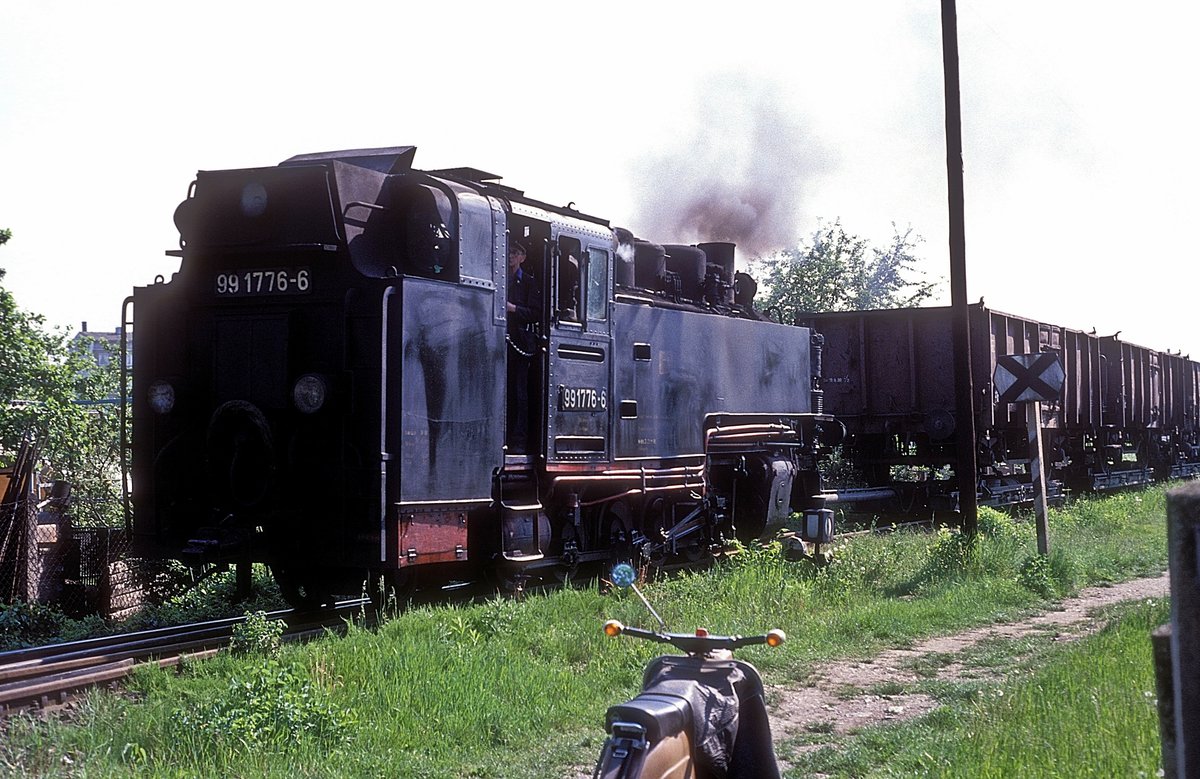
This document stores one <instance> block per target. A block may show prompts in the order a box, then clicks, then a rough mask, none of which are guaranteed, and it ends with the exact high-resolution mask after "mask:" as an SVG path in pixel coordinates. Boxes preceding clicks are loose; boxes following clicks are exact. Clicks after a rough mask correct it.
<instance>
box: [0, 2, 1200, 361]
mask: <svg viewBox="0 0 1200 779" xmlns="http://www.w3.org/2000/svg"><path fill="white" fill-rule="evenodd" d="M190 5H191V7H190V9H188V10H179V8H182V7H183V5H182V4H177V3H165V2H153V3H151V2H120V0H113V2H107V3H91V2H63V1H61V0H57V1H56V0H37V2H35V1H34V0H25V2H20V1H19V0H9V1H8V2H5V3H3V4H2V5H0V40H2V41H3V43H2V44H0V227H8V228H11V229H12V230H13V234H14V237H13V239H12V240H11V241H10V242H9V243H8V244H7V245H6V246H4V247H3V248H0V267H3V268H5V269H7V271H8V275H7V276H6V277H5V279H4V281H3V282H0V283H2V284H4V285H5V286H7V287H8V288H9V289H10V290H12V291H13V292H14V294H16V296H17V300H18V302H19V304H20V305H21V306H22V307H23V308H25V309H26V310H30V311H36V312H39V313H42V314H44V315H45V316H46V317H47V319H48V320H49V321H50V322H51V323H54V324H60V325H64V326H68V327H71V328H78V327H79V323H80V322H81V321H84V320H86V321H87V322H88V323H89V327H90V328H91V329H93V330H101V329H113V328H115V327H116V325H117V324H118V316H119V313H120V307H121V302H122V300H123V299H124V298H125V297H126V296H127V295H128V294H130V290H131V288H132V287H133V286H134V285H141V284H146V283H149V282H150V281H152V280H153V278H154V276H155V275H156V274H163V275H165V276H169V275H170V273H171V272H172V271H173V270H175V269H176V268H177V261H175V260H173V259H171V258H168V257H165V256H164V254H163V252H164V251H165V250H166V249H171V248H175V247H176V245H177V238H178V236H177V233H176V231H175V228H174V224H173V222H172V218H171V217H172V213H173V212H174V209H175V206H176V205H177V204H178V203H179V201H180V200H182V199H183V198H184V196H185V195H186V192H187V188H188V185H189V183H190V182H191V181H192V179H193V177H194V175H195V172H196V170H198V169H219V168H233V167H249V166H261V165H273V164H275V163H277V162H279V161H281V160H283V159H285V158H287V157H290V156H292V155H294V154H298V153H303V152H314V151H326V150H332V149H346V148H357V147H371V146H393V145H406V144H413V145H416V146H417V147H418V152H417V159H416V164H417V167H420V168H437V167H454V166H472V167H478V168H482V169H484V170H488V171H492V172H494V173H498V174H501V175H503V176H504V179H505V182H506V183H508V184H510V185H512V186H515V187H518V188H520V189H524V190H525V191H526V192H527V193H528V194H530V195H531V196H533V197H536V198H539V199H541V200H545V201H549V202H554V203H566V202H568V201H574V202H575V203H576V204H577V206H578V207H579V208H580V209H581V210H583V211H585V212H588V213H592V214H596V215H599V216H603V217H607V218H609V219H610V220H611V221H612V222H613V223H614V224H617V225H622V226H626V227H629V228H631V229H633V230H634V231H635V232H637V233H638V234H639V235H642V236H643V237H646V238H650V239H652V240H657V241H660V242H670V241H672V240H692V239H694V238H695V236H686V235H664V234H661V233H658V232H654V228H655V226H656V225H660V224H661V223H662V220H661V214H656V210H657V209H656V206H657V207H661V206H662V205H663V204H671V203H674V202H679V201H681V200H683V199H684V198H685V196H686V195H687V194H688V193H689V192H691V193H693V194H694V192H695V191H696V189H698V188H701V187H702V186H707V187H708V188H709V190H708V191H714V192H719V193H721V194H722V195H725V193H726V191H727V189H728V192H729V193H730V194H729V197H733V196H734V195H735V194H736V190H737V188H738V187H739V186H742V185H751V184H756V185H762V184H763V183H764V182H765V183H767V184H768V185H769V186H770V188H771V190H772V191H773V192H777V193H778V194H779V197H780V199H779V200H777V201H776V202H773V203H771V204H761V203H760V204H759V206H760V207H761V209H762V211H761V213H766V214H769V217H770V218H769V222H770V227H771V230H772V235H773V236H774V238H775V239H777V241H780V242H782V241H784V240H785V239H786V237H787V236H791V237H793V238H798V237H800V236H802V235H805V234H807V233H810V232H811V231H812V229H814V228H815V227H816V225H817V224H818V220H819V219H824V220H826V221H832V220H833V219H837V218H840V219H841V220H842V224H843V225H844V226H845V227H846V229H847V230H848V231H850V232H852V233H857V234H859V235H862V236H864V237H867V238H869V239H870V240H871V241H872V242H873V243H876V244H878V245H882V244H883V243H885V242H886V241H887V239H888V238H890V236H891V229H892V228H891V225H892V223H893V222H895V223H896V224H897V225H899V226H900V227H901V228H904V227H907V226H910V225H911V226H912V227H913V228H914V230H915V232H917V233H919V234H921V235H923V236H924V237H925V243H924V244H923V245H922V246H921V253H922V255H923V256H924V258H925V263H924V265H923V269H924V270H925V271H926V272H927V273H928V274H929V275H930V276H933V277H940V278H944V279H947V283H946V284H945V285H944V288H945V289H946V290H947V292H946V294H945V296H944V297H943V298H942V299H941V300H940V301H938V302H942V303H948V301H949V293H948V275H949V270H948V266H949V260H948V249H947V246H948V236H947V227H946V224H947V218H946V210H947V206H946V188H945V180H946V169H945V139H944V130H943V127H944V124H943V123H944V104H943V94H942V52H941V28H940V4H939V2H937V0H922V2H916V1H915V0H862V2H836V3H835V2H829V0H823V1H822V2H817V1H816V0H798V1H796V2H792V3H787V4H785V3H779V2H770V3H768V2H760V0H742V1H741V2H738V3H727V2H726V3H710V2H688V3H684V2H670V3H668V2H652V1H651V0H642V1H641V2H625V1H624V0H614V1H613V2H608V3H606V4H604V5H599V4H596V5H595V6H594V7H595V9H596V10H594V11H593V10H589V11H583V10H581V9H583V8H584V7H585V6H584V5H582V4H572V3H567V2H538V3H522V2H510V3H494V2H491V3H477V2H471V1H464V2H458V3H453V4H451V3H421V4H416V3H405V2H399V1H398V2H392V3H376V2H373V1H371V0H360V1H359V2H354V3H338V4H334V3H309V2H288V3H283V2H279V3H274V2H246V1H243V2H237V3H234V2H226V1H225V0H210V1H209V2H205V3H194V4H190ZM785 8H786V9H787V11H786V12H783V10H782V9H785ZM958 17H959V46H960V56H961V70H962V106H963V122H964V150H965V154H964V156H965V177H966V228H967V236H966V238H967V277H968V289H969V295H970V297H971V299H972V300H976V299H978V298H979V297H981V296H983V297H985V298H986V300H987V302H988V305H990V306H992V307H994V308H997V309H1000V310H1003V311H1006V312H1009V313H1012V314H1017V315H1021V316H1027V317H1031V318H1040V319H1043V320H1045V321H1050V322H1054V323H1056V324H1061V325H1065V326H1068V327H1075V328H1078V329H1083V330H1090V329H1091V328H1093V327H1095V328H1097V329H1098V330H1099V332H1100V333H1101V334H1109V333H1112V332H1115V331H1117V330H1121V331H1123V332H1122V338H1124V339H1125V340H1128V341H1132V342H1134V343H1139V344H1142V345H1145V346H1151V347H1153V348H1157V349H1182V350H1183V351H1184V352H1188V353H1191V354H1192V355H1193V356H1194V357H1195V358H1197V359H1200V328H1197V327H1196V326H1195V325H1194V322H1195V316H1194V314H1195V310H1196V308H1197V294H1196V279H1197V271H1196V270H1195V257H1196V245H1197V238H1198V236H1197V230H1196V224H1195V221H1194V220H1193V219H1192V218H1191V217H1192V216H1193V215H1194V214H1196V213H1197V212H1198V211H1200V208H1198V207H1200V191H1198V187H1197V181H1198V178H1200V176H1198V175H1197V174H1198V173H1200V152H1198V151H1197V143H1196V138H1197V137H1200V127H1198V121H1200V120H1198V119H1197V113H1200V112H1198V110H1197V109H1198V108H1200V105H1197V103H1198V100H1197V88H1196V86H1195V82H1196V77H1197V75H1200V68H1198V67H1197V65H1198V64H1200V54H1197V48H1198V47H1197V46H1196V45H1195V34H1196V30H1197V29H1200V26H1198V24H1197V22H1200V6H1197V5H1196V4H1195V3H1194V2H1183V1H1182V0H1180V1H1178V2H1149V3H1142V4H1139V5H1137V6H1136V7H1135V6H1134V5H1133V4H1123V5H1121V6H1118V5H1117V4H1115V3H1105V2H1100V3H1083V2H1079V0H1076V1H1075V2H1054V1H1053V0H1043V2H1034V1H1032V0H1015V1H1013V0H1010V1H1009V2H1004V3H997V2H987V1H986V0H959V3H958ZM697 168H699V169H701V171H702V173H703V175H701V174H700V173H698V172H697V170H696V169H697ZM664 171H669V172H670V174H671V178H670V179H667V178H664V177H663V173H664ZM717 185H719V186H717ZM760 221H768V220H765V219H764V220H760Z"/></svg>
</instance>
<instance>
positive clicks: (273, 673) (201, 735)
mask: <svg viewBox="0 0 1200 779" xmlns="http://www.w3.org/2000/svg"><path fill="white" fill-rule="evenodd" d="M173 720H174V721H175V722H177V723H178V725H179V727H180V729H181V733H180V735H181V737H183V738H185V739H188V740H193V741H194V740H196V739H199V740H200V741H201V743H203V742H209V741H211V742H215V743H217V744H220V745H222V746H223V747H226V748H237V747H238V746H242V747H245V748H247V749H255V750H261V751H267V752H274V753H282V752H287V751H289V750H291V749H293V748H294V747H296V746H297V745H298V743H299V742H301V741H316V742H318V743H320V744H322V745H325V746H337V745H339V744H345V743H347V742H348V741H349V740H350V737H351V735H352V732H353V728H354V726H355V724H356V722H355V719H354V717H353V716H352V715H351V714H350V713H349V712H345V711H338V710H336V709H334V708H333V707H332V706H331V705H330V704H329V703H328V702H327V701H326V700H325V699H324V696H323V695H322V694H321V692H320V691H319V690H317V689H315V688H314V687H313V685H312V683H311V682H310V681H309V680H308V679H307V678H306V677H305V676H304V675H303V674H301V673H300V672H298V671H297V670H296V669H295V668H292V667H289V666H284V665H281V664H280V663H279V662H278V661H276V660H268V661H266V663H265V664H264V665H262V666H261V667H260V668H259V669H258V672H257V673H254V674H253V675H252V677H251V678H250V679H248V680H246V679H241V678H237V677H234V678H233V679H231V680H230V682H229V688H228V690H227V692H226V695H225V697H223V698H222V699H221V700H218V701H217V702H216V703H213V704H210V705H208V706H200V707H195V706H185V707H181V708H179V709H176V711H175V716H174V717H173Z"/></svg>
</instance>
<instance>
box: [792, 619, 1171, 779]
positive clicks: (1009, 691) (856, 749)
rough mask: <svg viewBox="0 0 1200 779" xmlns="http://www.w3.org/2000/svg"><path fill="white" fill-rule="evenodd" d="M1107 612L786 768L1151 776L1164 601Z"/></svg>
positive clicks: (1156, 749) (1050, 777) (1000, 776)
mask: <svg viewBox="0 0 1200 779" xmlns="http://www.w3.org/2000/svg"><path fill="white" fill-rule="evenodd" d="M1109 619H1110V620H1112V621H1111V622H1110V623H1109V625H1108V626H1107V627H1106V628H1105V629H1103V630H1102V631H1100V632H1099V633H1097V634H1095V635H1093V636H1090V637H1087V638H1084V639H1081V640H1080V641H1078V642H1071V643H1059V644H1048V645H1047V647H1046V648H1045V650H1044V651H1042V652H1039V653H1038V654H1037V659H1038V661H1037V665H1036V668H1024V669H1017V670H1016V671H1015V672H1014V673H1013V674H1012V675H1011V676H1010V677H1008V678H1007V679H1006V681H1005V682H1004V683H1003V684H998V683H995V682H991V683H986V684H978V685H974V686H973V689H971V690H970V692H969V694H965V695H962V696H961V698H960V699H958V700H954V699H953V696H951V695H950V694H948V691H943V694H942V696H941V697H942V699H943V701H944V702H946V705H945V707H944V708H942V709H939V710H937V711H936V712H934V713H933V714H931V715H929V716H927V717H925V718H923V719H921V720H919V721H917V722H914V723H909V724H905V725H898V726H890V727H881V728H876V729H873V730H870V731H868V732H866V733H864V734H863V735H862V736H860V737H858V738H856V739H853V740H852V741H851V742H850V743H849V744H847V745H845V746H844V747H843V748H842V749H837V750H834V749H827V750H824V751H823V752H821V753H817V754H815V755H812V756H811V757H809V758H808V759H806V760H802V761H800V762H799V763H798V765H797V766H796V767H795V770H794V772H793V773H791V774H789V775H793V776H808V775H810V774H809V772H817V771H819V772H821V773H823V774H826V775H829V776H833V777H841V776H850V777H914V778H916V777H928V778H929V779H934V778H938V779H941V778H943V777H945V778H946V779H949V778H950V777H963V776H970V777H981V778H982V779H1008V778H1009V777H1018V776H1019V777H1022V778H1023V779H1024V778H1025V777H1029V779H1041V778H1043V777H1044V778H1045V779H1056V778H1061V777H1114V776H1130V777H1137V776H1146V777H1152V776H1155V775H1156V772H1157V770H1158V767H1159V762H1160V753H1161V745H1160V744H1159V740H1158V719H1157V718H1158V713H1157V710H1156V708H1155V704H1156V700H1155V697H1154V695H1155V693H1154V690H1155V681H1154V667H1153V661H1152V658H1151V648H1150V638H1149V636H1150V631H1152V630H1153V629H1154V628H1155V627H1157V626H1158V625H1160V624H1162V623H1164V622H1166V621H1168V620H1169V619H1170V605H1169V601H1167V600H1166V599H1155V600H1151V601H1147V602H1143V603H1135V604H1125V605H1121V606H1118V607H1115V608H1114V609H1112V610H1111V613H1110V615H1109ZM959 686H960V687H972V685H959Z"/></svg>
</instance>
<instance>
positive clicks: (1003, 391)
mask: <svg viewBox="0 0 1200 779" xmlns="http://www.w3.org/2000/svg"><path fill="white" fill-rule="evenodd" d="M1063 379H1064V376H1063V367H1062V363H1061V362H1059V359H1058V355H1057V354H1055V353H1054V352H1043V353H1041V354H1001V355H997V356H996V372H995V374H994V375H993V376H992V383H993V385H994V386H995V388H996V391H997V392H998V393H1000V395H999V397H998V398H997V402H998V403H1030V402H1034V401H1041V402H1049V401H1054V400H1058V398H1059V396H1060V395H1061V394H1062V388H1063Z"/></svg>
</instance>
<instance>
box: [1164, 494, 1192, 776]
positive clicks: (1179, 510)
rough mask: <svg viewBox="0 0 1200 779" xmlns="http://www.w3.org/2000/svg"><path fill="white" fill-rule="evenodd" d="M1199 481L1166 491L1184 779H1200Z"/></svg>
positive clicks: (1178, 752) (1178, 749) (1178, 750)
mask: <svg viewBox="0 0 1200 779" xmlns="http://www.w3.org/2000/svg"><path fill="white" fill-rule="evenodd" d="M1197 536H1200V484H1197V483H1193V484H1188V485H1186V486H1183V487H1179V488H1176V489H1173V490H1171V491H1170V492H1168V493H1167V543H1168V546H1169V550H1170V560H1171V677H1172V679H1173V686H1174V693H1175V695H1174V697H1175V765H1176V771H1177V773H1176V776H1178V777H1180V779H1200V674H1197V669H1200V570H1197V563H1198V562H1200V560H1198V558H1197V555H1196V550H1197V546H1198V543H1197V541H1198V540H1200V539H1198V538H1197Z"/></svg>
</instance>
